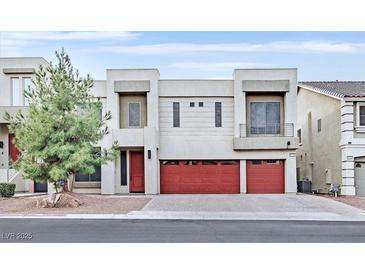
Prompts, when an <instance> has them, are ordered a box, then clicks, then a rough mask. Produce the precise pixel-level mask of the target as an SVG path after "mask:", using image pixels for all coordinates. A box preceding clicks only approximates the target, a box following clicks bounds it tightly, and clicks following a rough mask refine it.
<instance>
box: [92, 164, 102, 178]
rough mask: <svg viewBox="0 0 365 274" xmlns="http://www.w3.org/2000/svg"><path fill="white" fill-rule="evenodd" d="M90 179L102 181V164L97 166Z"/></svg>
mask: <svg viewBox="0 0 365 274" xmlns="http://www.w3.org/2000/svg"><path fill="white" fill-rule="evenodd" d="M90 181H92V182H100V181H101V166H100V165H98V166H95V172H94V173H92V174H90Z"/></svg>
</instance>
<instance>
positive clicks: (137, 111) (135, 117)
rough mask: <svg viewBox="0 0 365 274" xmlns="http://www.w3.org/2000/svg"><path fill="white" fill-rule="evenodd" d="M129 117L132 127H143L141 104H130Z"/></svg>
mask: <svg viewBox="0 0 365 274" xmlns="http://www.w3.org/2000/svg"><path fill="white" fill-rule="evenodd" d="M128 115H129V119H128V120H129V126H130V127H140V126H141V107H140V104H139V103H129V111H128Z"/></svg>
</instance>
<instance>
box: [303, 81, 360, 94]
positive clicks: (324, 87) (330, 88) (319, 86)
mask: <svg viewBox="0 0 365 274" xmlns="http://www.w3.org/2000/svg"><path fill="white" fill-rule="evenodd" d="M298 85H299V87H303V88H309V89H312V90H315V91H319V92H323V93H326V94H328V95H332V96H336V97H340V98H345V97H365V81H314V82H309V81H305V82H299V83H298Z"/></svg>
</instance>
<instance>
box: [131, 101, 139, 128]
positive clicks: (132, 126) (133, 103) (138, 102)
mask: <svg viewBox="0 0 365 274" xmlns="http://www.w3.org/2000/svg"><path fill="white" fill-rule="evenodd" d="M131 104H138V105H139V113H138V115H139V119H138V124H139V125H138V126H131V125H130V119H129V118H130V105H131ZM141 125H142V108H141V102H128V128H141Z"/></svg>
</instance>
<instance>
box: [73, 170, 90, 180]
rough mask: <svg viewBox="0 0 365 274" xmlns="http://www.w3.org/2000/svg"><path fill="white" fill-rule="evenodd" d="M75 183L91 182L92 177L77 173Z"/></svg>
mask: <svg viewBox="0 0 365 274" xmlns="http://www.w3.org/2000/svg"><path fill="white" fill-rule="evenodd" d="M75 181H76V182H89V181H90V176H89V174H83V173H81V172H76V175H75Z"/></svg>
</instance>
